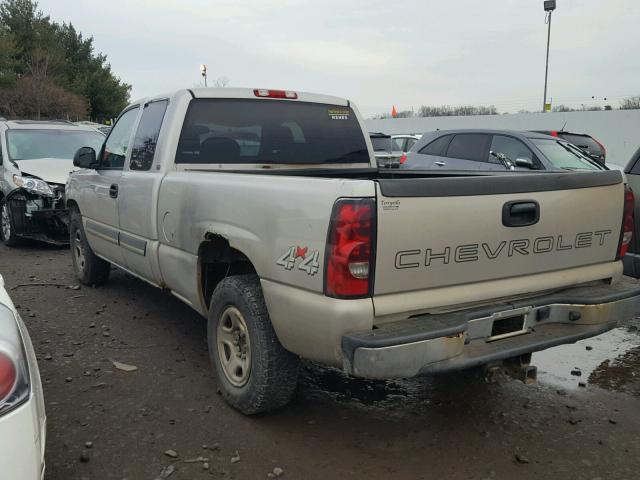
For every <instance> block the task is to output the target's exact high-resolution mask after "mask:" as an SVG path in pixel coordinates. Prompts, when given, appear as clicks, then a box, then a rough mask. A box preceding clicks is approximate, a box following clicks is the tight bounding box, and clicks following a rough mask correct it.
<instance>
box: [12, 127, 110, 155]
mask: <svg viewBox="0 0 640 480" xmlns="http://www.w3.org/2000/svg"><path fill="white" fill-rule="evenodd" d="M103 141H104V135H102V134H101V133H98V132H91V131H79V130H53V129H51V130H48V129H47V130H36V129H24V130H8V131H7V149H8V151H9V158H10V159H11V160H35V159H38V158H63V159H72V158H73V155H74V154H75V153H76V151H77V150H78V149H79V148H81V147H91V148H93V149H94V150H95V151H99V150H100V147H101V146H102V142H103Z"/></svg>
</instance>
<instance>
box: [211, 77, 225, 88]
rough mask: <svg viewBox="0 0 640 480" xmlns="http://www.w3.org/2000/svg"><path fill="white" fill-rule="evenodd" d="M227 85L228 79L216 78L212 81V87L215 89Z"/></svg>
mask: <svg viewBox="0 0 640 480" xmlns="http://www.w3.org/2000/svg"><path fill="white" fill-rule="evenodd" d="M227 85H229V78H228V77H218V78H216V79H215V80H214V81H213V86H214V87H217V88H222V87H226V86H227Z"/></svg>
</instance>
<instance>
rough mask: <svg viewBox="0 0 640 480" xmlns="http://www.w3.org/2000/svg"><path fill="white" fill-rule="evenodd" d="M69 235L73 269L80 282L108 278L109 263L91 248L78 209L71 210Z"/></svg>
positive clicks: (90, 283) (103, 280) (86, 283)
mask: <svg viewBox="0 0 640 480" xmlns="http://www.w3.org/2000/svg"><path fill="white" fill-rule="evenodd" d="M69 236H70V243H71V258H72V261H73V270H74V272H75V274H76V277H77V278H78V280H80V283H83V284H85V285H102V284H103V283H105V282H106V281H107V280H108V278H109V272H110V271H111V264H110V263H109V262H107V261H105V260H103V259H101V258H100V257H98V256H97V255H96V254H95V253H93V250H91V246H89V242H87V237H86V235H85V233H84V227H83V226H82V215H80V212H79V211H78V210H72V211H71V218H70V221H69Z"/></svg>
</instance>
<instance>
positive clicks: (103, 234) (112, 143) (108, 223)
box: [76, 106, 140, 265]
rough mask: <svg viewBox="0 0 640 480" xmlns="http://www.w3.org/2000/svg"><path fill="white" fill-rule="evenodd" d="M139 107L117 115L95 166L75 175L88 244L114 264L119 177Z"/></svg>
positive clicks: (117, 256) (119, 261)
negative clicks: (98, 162) (93, 168)
mask: <svg viewBox="0 0 640 480" xmlns="http://www.w3.org/2000/svg"><path fill="white" fill-rule="evenodd" d="M139 110H140V108H139V106H135V107H132V108H130V109H129V110H126V111H125V112H124V113H123V114H122V115H120V118H118V120H117V122H116V124H115V125H114V127H113V129H112V130H111V132H110V133H109V136H108V137H107V139H106V141H105V143H104V145H103V146H102V150H101V151H100V155H99V161H100V164H99V166H98V169H97V170H89V171H87V172H81V173H80V174H79V175H77V176H76V179H77V180H78V188H79V192H80V199H79V200H80V201H79V205H80V208H81V213H82V217H83V220H84V229H85V232H86V234H87V238H88V240H89V243H90V244H91V247H92V248H93V250H95V251H96V253H98V254H99V255H100V256H103V257H105V258H106V259H107V260H109V261H111V262H113V263H115V264H117V265H122V254H121V252H120V247H119V245H118V236H119V235H118V227H119V219H118V199H119V189H120V180H121V177H122V169H123V167H124V164H125V160H126V158H127V155H128V153H129V145H130V143H131V138H132V135H133V129H134V127H135V124H136V119H137V117H138V112H139Z"/></svg>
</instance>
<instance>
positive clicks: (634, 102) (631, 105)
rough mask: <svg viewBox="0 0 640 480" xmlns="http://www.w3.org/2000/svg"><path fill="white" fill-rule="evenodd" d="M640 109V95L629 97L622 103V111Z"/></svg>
mask: <svg viewBox="0 0 640 480" xmlns="http://www.w3.org/2000/svg"><path fill="white" fill-rule="evenodd" d="M637 109H640V95H638V96H635V97H628V98H625V99H624V100H622V102H620V110H637Z"/></svg>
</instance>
